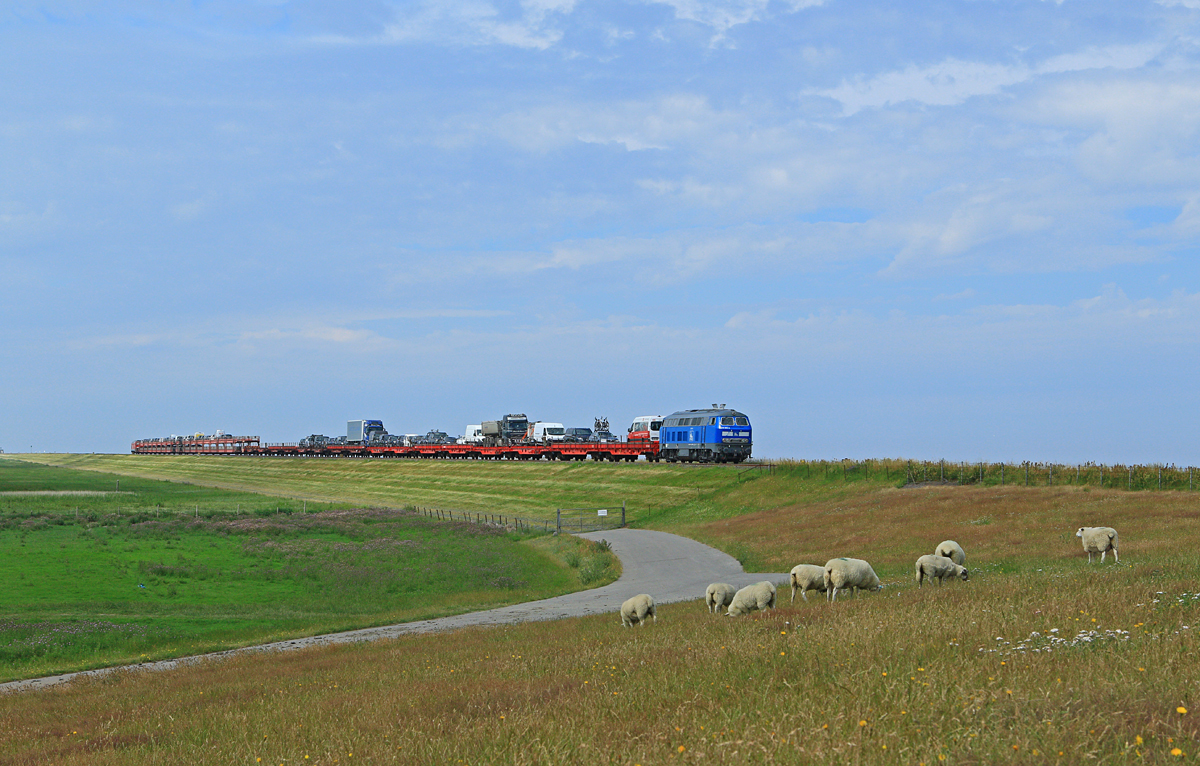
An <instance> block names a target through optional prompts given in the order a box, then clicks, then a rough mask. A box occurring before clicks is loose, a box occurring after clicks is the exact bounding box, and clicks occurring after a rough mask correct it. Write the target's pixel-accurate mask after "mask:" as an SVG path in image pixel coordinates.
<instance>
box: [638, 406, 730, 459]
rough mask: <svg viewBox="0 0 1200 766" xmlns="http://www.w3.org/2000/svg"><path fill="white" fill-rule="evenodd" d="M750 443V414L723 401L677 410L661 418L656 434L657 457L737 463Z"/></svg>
mask: <svg viewBox="0 0 1200 766" xmlns="http://www.w3.org/2000/svg"><path fill="white" fill-rule="evenodd" d="M752 444H753V441H752V438H751V428H750V418H748V417H746V416H745V415H744V414H742V413H741V412H738V411H737V410H731V409H727V408H725V407H724V405H722V406H720V407H717V406H715V405H714V406H713V407H712V409H707V410H681V411H679V412H676V413H673V414H671V415H668V416H667V417H666V418H664V419H663V423H662V428H661V429H660V430H659V435H658V455H659V459H660V460H667V461H669V462H672V463H674V462H678V461H686V462H700V463H740V462H742V461H743V460H745V459H747V458H749V457H750V450H751V446H752Z"/></svg>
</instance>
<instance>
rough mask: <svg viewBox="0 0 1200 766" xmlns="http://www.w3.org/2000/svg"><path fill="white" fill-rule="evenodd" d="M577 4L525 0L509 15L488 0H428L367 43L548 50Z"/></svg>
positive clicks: (403, 10) (400, 12)
mask: <svg viewBox="0 0 1200 766" xmlns="http://www.w3.org/2000/svg"><path fill="white" fill-rule="evenodd" d="M574 8H575V0H522V2H521V4H520V12H519V13H517V14H509V15H503V14H502V13H501V11H500V9H498V8H497V7H496V6H495V5H494V4H493V3H491V2H487V0H424V1H423V2H420V3H411V4H404V5H402V6H401V7H400V8H398V9H397V10H396V15H395V17H394V18H393V19H392V21H391V22H389V23H388V24H387V25H386V26H385V27H384V30H383V32H382V34H381V35H379V36H378V37H377V38H374V39H370V40H365V41H362V42H381V43H408V42H427V41H433V42H443V43H452V44H458V45H509V46H513V47H516V48H530V49H537V50H545V49H547V48H549V47H551V46H552V45H554V44H555V43H557V42H558V41H559V40H561V39H562V36H563V32H562V29H561V28H560V27H559V26H558V25H557V24H558V21H559V20H560V19H561V17H563V16H566V15H568V14H570V13H571V12H572V11H573V10H574ZM330 39H331V41H335V42H341V41H345V40H342V39H335V38H330Z"/></svg>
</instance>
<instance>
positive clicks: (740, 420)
mask: <svg viewBox="0 0 1200 766" xmlns="http://www.w3.org/2000/svg"><path fill="white" fill-rule="evenodd" d="M737 424H738V425H739V426H748V425H750V421H749V420H747V419H746V417H745V416H744V415H743V416H742V417H740V418H738V419H737Z"/></svg>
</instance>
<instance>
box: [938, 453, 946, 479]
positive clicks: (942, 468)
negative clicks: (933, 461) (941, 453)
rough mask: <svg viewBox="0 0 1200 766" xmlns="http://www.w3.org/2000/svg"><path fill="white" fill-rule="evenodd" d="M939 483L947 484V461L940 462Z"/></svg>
mask: <svg viewBox="0 0 1200 766" xmlns="http://www.w3.org/2000/svg"><path fill="white" fill-rule="evenodd" d="M938 481H940V482H942V483H943V484H945V483H946V461H945V459H942V460H939V461H938Z"/></svg>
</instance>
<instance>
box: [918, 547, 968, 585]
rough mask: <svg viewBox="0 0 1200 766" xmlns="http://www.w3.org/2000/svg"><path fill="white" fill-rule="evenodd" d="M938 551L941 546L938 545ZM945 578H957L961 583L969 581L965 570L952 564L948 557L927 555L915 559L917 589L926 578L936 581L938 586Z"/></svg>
mask: <svg viewBox="0 0 1200 766" xmlns="http://www.w3.org/2000/svg"><path fill="white" fill-rule="evenodd" d="M944 544H945V543H943V545H944ZM938 548H939V549H940V548H941V546H940V545H939V546H938ZM947 577H957V578H959V579H960V580H962V581H963V582H966V581H967V580H968V579H969V573H968V572H967V568H966V567H965V566H962V565H961V564H956V563H954V562H953V561H952V560H951V559H950V557H949V556H941V555H937V554H930V553H927V554H925V555H924V556H922V557H921V558H919V559H917V587H918V588H920V587H921V585H922V583H923V582H924V581H925V579H926V578H928V579H930V580H937V583H938V585H941V584H942V581H943V580H945V579H946V578H947Z"/></svg>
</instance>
